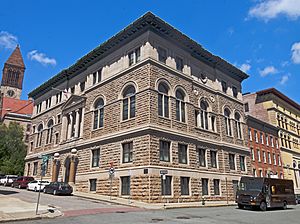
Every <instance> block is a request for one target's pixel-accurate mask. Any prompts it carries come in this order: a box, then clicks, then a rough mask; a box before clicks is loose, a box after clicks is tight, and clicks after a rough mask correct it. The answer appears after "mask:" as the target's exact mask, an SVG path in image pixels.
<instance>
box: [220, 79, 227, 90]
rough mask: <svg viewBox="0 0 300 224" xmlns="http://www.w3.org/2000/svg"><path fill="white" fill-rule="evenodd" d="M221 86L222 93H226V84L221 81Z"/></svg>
mask: <svg viewBox="0 0 300 224" xmlns="http://www.w3.org/2000/svg"><path fill="white" fill-rule="evenodd" d="M221 84H222V91H223V92H224V93H226V92H227V83H226V82H225V81H222V82H221Z"/></svg>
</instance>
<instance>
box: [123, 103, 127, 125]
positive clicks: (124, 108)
mask: <svg viewBox="0 0 300 224" xmlns="http://www.w3.org/2000/svg"><path fill="white" fill-rule="evenodd" d="M127 119H128V98H127V99H124V100H123V120H127Z"/></svg>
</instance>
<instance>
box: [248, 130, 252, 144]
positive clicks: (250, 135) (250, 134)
mask: <svg viewBox="0 0 300 224" xmlns="http://www.w3.org/2000/svg"><path fill="white" fill-rule="evenodd" d="M248 135H249V140H250V141H252V132H251V129H250V128H248Z"/></svg>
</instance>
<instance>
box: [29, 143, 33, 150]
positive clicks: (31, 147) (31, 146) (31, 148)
mask: <svg viewBox="0 0 300 224" xmlns="http://www.w3.org/2000/svg"><path fill="white" fill-rule="evenodd" d="M32 150H33V142H30V149H29V151H30V152H32Z"/></svg>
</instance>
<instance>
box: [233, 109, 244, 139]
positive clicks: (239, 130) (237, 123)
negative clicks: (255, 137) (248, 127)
mask: <svg viewBox="0 0 300 224" xmlns="http://www.w3.org/2000/svg"><path fill="white" fill-rule="evenodd" d="M234 119H235V128H236V136H237V138H239V139H242V124H241V115H240V114H239V113H235V115H234Z"/></svg>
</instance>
